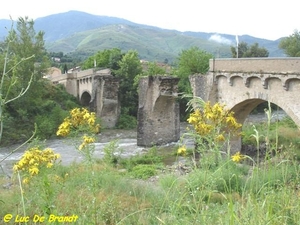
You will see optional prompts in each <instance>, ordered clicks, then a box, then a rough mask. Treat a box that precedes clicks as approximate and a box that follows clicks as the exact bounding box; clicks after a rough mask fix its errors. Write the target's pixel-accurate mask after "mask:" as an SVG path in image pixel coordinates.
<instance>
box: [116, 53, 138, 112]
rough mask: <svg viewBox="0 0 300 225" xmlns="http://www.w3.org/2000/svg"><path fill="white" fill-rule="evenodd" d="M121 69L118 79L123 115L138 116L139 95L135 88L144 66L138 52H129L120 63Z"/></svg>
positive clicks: (118, 71)
mask: <svg viewBox="0 0 300 225" xmlns="http://www.w3.org/2000/svg"><path fill="white" fill-rule="evenodd" d="M118 66H119V69H118V70H117V71H116V77H118V78H120V87H119V93H120V95H119V99H120V103H121V109H122V112H121V113H127V114H128V115H130V116H134V117H136V116H137V108H138V93H137V90H136V88H135V87H134V85H133V84H134V79H135V77H136V76H137V75H139V74H141V73H142V65H141V62H140V59H139V57H138V53H137V51H134V50H130V51H128V52H127V53H126V54H125V55H124V56H123V57H122V59H121V60H120V61H119V63H118Z"/></svg>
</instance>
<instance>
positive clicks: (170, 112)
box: [137, 76, 180, 146]
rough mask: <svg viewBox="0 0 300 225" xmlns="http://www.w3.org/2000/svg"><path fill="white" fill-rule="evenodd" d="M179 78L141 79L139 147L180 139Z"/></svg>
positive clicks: (150, 77)
mask: <svg viewBox="0 0 300 225" xmlns="http://www.w3.org/2000/svg"><path fill="white" fill-rule="evenodd" d="M178 81H179V78H175V77H171V76H149V77H144V78H141V79H140V82H139V89H138V92H139V105H138V129H137V145H138V146H153V145H162V144H166V143H170V142H176V141H178V140H179V138H180V120H179V104H178V102H177V100H176V98H177V92H178V88H177V84H178Z"/></svg>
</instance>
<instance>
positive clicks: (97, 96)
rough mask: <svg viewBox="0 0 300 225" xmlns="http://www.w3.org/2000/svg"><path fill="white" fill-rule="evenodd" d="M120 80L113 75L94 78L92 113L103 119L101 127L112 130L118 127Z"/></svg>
mask: <svg viewBox="0 0 300 225" xmlns="http://www.w3.org/2000/svg"><path fill="white" fill-rule="evenodd" d="M118 90H119V79H118V78H115V77H114V76H112V75H102V76H100V75H98V76H94V82H93V88H92V99H91V102H90V108H91V111H93V112H96V115H97V117H98V118H101V126H103V127H105V128H112V127H115V126H116V123H117V121H118V118H119V115H120V104H119V98H118Z"/></svg>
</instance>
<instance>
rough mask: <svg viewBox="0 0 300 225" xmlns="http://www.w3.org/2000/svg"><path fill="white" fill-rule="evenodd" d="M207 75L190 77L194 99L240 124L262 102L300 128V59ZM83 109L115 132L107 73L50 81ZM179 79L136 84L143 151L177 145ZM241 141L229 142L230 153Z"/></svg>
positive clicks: (243, 63)
mask: <svg viewBox="0 0 300 225" xmlns="http://www.w3.org/2000/svg"><path fill="white" fill-rule="evenodd" d="M209 64H210V65H209V66H210V68H209V71H208V73H207V74H205V75H200V74H199V75H191V76H190V83H191V87H192V90H193V93H194V95H195V96H199V97H201V98H202V99H203V100H205V101H210V102H211V103H216V102H220V103H224V104H225V105H226V107H227V108H228V109H230V110H232V111H234V113H235V116H236V118H237V120H238V122H240V123H242V124H243V123H244V121H245V119H246V118H247V116H248V115H249V113H250V112H251V111H252V110H253V109H255V108H256V106H258V105H259V104H260V103H263V102H266V101H269V102H271V103H274V104H276V105H278V106H279V107H280V108H282V109H283V110H284V111H285V112H286V113H287V115H289V116H290V117H291V118H292V119H293V120H294V122H295V123H296V124H297V125H298V126H300V99H299V96H300V58H243V59H240V58H239V59H211V60H210V62H209ZM51 80H52V82H53V83H62V84H63V85H64V86H65V87H66V89H67V91H68V92H69V93H71V94H73V95H74V96H76V97H77V98H78V99H79V100H80V101H81V103H82V104H83V105H85V106H88V105H89V106H91V107H92V109H93V110H94V111H95V112H96V113H97V116H98V117H100V118H101V120H102V124H104V126H106V127H114V126H115V124H116V122H117V119H118V116H119V112H120V109H119V108H120V107H119V102H118V87H119V81H118V80H117V79H116V78H114V77H113V76H112V75H110V71H109V70H95V69H90V70H85V71H76V70H75V71H73V72H71V73H68V74H62V75H59V76H53V77H52V79H51ZM177 83H178V78H176V77H168V76H153V77H152V76H151V77H145V78H142V79H141V80H140V84H139V106H138V107H139V108H138V132H137V133H138V134H137V142H138V145H141V146H151V145H156V144H163V143H168V142H173V141H177V140H178V139H179V134H180V130H179V129H180V128H179V127H180V126H179V107H178V104H177V101H176V98H177ZM240 148H241V139H238V140H232V150H233V151H237V150H240Z"/></svg>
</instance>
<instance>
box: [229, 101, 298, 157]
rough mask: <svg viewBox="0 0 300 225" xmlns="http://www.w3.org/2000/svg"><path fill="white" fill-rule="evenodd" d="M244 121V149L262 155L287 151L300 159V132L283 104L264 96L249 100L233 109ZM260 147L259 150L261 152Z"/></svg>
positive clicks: (251, 153)
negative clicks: (282, 106)
mask: <svg viewBox="0 0 300 225" xmlns="http://www.w3.org/2000/svg"><path fill="white" fill-rule="evenodd" d="M232 110H233V111H234V112H235V116H236V118H237V120H238V121H239V122H240V123H242V124H243V127H242V138H241V140H240V142H241V147H240V149H241V152H242V153H243V154H246V155H249V156H251V157H254V158H255V157H257V154H258V153H259V154H260V155H259V156H260V158H264V157H266V156H271V155H274V154H275V153H279V152H285V153H286V154H293V155H295V156H296V157H297V158H300V151H299V150H298V149H300V132H299V129H298V127H297V125H296V123H295V122H294V121H293V119H292V118H291V117H290V116H292V115H290V116H289V115H288V113H287V112H285V111H284V110H283V109H282V108H281V107H280V106H279V105H276V104H275V103H272V102H267V101H265V100H262V99H248V100H246V101H243V102H241V103H239V104H237V105H236V106H234V107H233V108H232ZM258 150H259V151H258Z"/></svg>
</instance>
